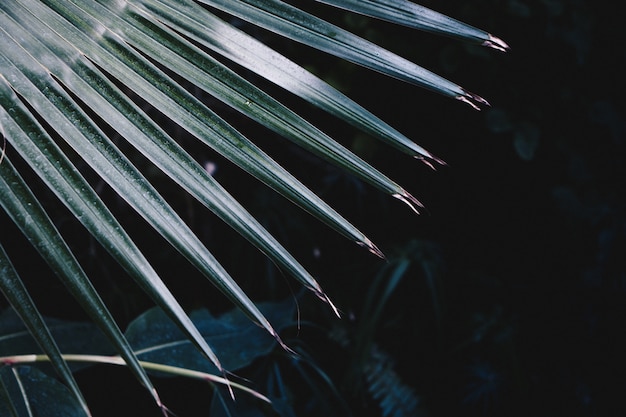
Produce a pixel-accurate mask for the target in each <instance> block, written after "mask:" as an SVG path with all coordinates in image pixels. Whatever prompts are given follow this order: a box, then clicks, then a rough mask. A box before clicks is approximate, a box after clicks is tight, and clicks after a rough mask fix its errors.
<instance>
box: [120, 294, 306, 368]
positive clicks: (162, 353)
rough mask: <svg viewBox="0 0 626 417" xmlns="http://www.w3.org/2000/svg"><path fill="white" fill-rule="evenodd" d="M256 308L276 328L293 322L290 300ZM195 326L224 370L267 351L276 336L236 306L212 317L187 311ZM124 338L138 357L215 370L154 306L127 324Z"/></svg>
mask: <svg viewBox="0 0 626 417" xmlns="http://www.w3.org/2000/svg"><path fill="white" fill-rule="evenodd" d="M259 309H260V310H261V311H262V312H263V314H264V315H265V316H266V317H267V318H268V319H269V320H270V321H271V322H272V323H273V324H274V326H275V328H276V329H277V330H280V329H282V328H284V327H286V326H289V325H293V322H294V317H293V316H294V305H293V301H291V300H286V301H283V302H282V303H259ZM190 317H191V320H192V321H193V323H194V324H195V326H196V327H197V328H198V330H199V331H200V333H201V334H202V336H203V337H204V338H205V339H206V341H207V343H209V344H210V345H211V346H212V347H213V349H214V350H215V352H216V354H217V355H218V357H219V358H220V360H221V363H222V365H223V366H224V368H225V369H227V370H228V371H236V370H238V369H241V368H244V367H246V366H248V365H250V364H251V363H252V361H254V360H255V359H256V358H259V357H261V356H264V355H267V354H269V353H270V352H271V351H272V350H273V349H274V347H275V346H276V340H275V339H274V338H272V337H271V336H269V335H268V334H267V333H266V332H264V331H263V329H261V328H260V327H259V326H257V325H256V324H254V323H253V322H251V321H250V320H248V319H247V317H246V316H245V315H244V314H243V313H242V312H241V311H240V310H238V309H235V310H231V311H230V312H227V313H224V314H222V315H221V316H219V317H214V316H213V315H211V314H210V313H209V311H208V310H206V309H202V310H197V311H194V312H192V313H191V314H190ZM125 335H126V338H127V339H128V341H129V343H130V344H131V346H132V347H133V350H134V351H135V353H136V354H137V357H139V359H141V360H144V361H149V362H156V363H160V364H165V365H172V366H177V367H181V368H187V369H193V370H196V371H200V372H207V373H212V372H216V369H215V367H214V366H213V365H212V364H211V363H210V362H208V361H207V360H206V359H205V358H204V357H203V356H202V355H200V354H199V353H198V352H197V350H196V349H194V347H193V345H192V344H191V343H190V342H189V340H188V339H187V338H186V337H185V335H184V334H183V333H181V331H180V330H179V329H178V327H177V326H176V325H175V324H174V323H173V322H172V321H171V320H170V319H169V318H168V317H167V316H166V315H165V314H164V313H163V312H162V311H161V310H159V309H158V308H153V309H151V310H148V311H147V312H145V313H144V314H142V315H141V316H139V317H138V318H136V319H135V320H133V322H132V323H131V324H130V325H129V326H128V329H127V331H126V333H125Z"/></svg>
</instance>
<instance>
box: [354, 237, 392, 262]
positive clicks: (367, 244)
mask: <svg viewBox="0 0 626 417" xmlns="http://www.w3.org/2000/svg"><path fill="white" fill-rule="evenodd" d="M356 243H357V245H359V246H361V247H363V248H365V249H367V250H368V251H370V253H373V254H374V255H376V256H378V257H379V258H380V259H386V258H385V254H384V253H382V251H381V250H380V249H378V248H377V247H376V245H374V244H373V243H372V242H371V241H370V240H366V241H364V242H356Z"/></svg>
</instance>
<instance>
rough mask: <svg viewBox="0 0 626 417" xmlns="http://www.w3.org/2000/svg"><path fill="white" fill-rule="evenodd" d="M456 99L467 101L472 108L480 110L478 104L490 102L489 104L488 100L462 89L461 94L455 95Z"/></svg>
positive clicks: (487, 104)
mask: <svg viewBox="0 0 626 417" xmlns="http://www.w3.org/2000/svg"><path fill="white" fill-rule="evenodd" d="M456 99H457V100H459V101H462V102H463V103H467V104H469V105H470V106H472V108H473V109H474V110H478V111H480V106H481V105H482V106H488V107H489V106H491V104H489V102H488V101H487V100H485V99H484V98H482V97H481V96H479V95H477V94H474V93H470V92H469V91H467V90H465V89H463V94H461V95H460V96H457V97H456Z"/></svg>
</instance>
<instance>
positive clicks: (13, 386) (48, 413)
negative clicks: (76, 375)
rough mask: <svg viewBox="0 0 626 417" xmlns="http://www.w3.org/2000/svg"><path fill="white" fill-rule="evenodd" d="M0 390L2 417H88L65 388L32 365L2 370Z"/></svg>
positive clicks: (8, 367) (7, 367)
mask: <svg viewBox="0 0 626 417" xmlns="http://www.w3.org/2000/svg"><path fill="white" fill-rule="evenodd" d="M3 388H4V389H3ZM0 391H4V394H5V395H2V394H0V412H1V413H2V414H1V415H2V416H3V417H4V416H7V417H8V416H16V417H44V416H45V417H85V416H86V414H85V411H84V410H83V408H82V407H81V405H80V403H79V402H78V401H77V400H76V398H75V397H74V395H73V394H72V393H71V391H69V390H68V389H67V388H66V387H65V385H63V384H61V383H60V382H59V381H57V380H56V379H54V378H52V377H50V376H48V375H46V374H44V373H43V372H41V371H40V370H38V369H37V368H34V367H31V366H17V367H10V366H4V367H2V368H0Z"/></svg>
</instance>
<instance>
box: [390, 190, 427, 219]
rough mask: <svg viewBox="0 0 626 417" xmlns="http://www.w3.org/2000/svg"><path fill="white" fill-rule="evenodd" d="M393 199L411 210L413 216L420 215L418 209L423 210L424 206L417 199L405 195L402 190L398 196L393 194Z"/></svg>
mask: <svg viewBox="0 0 626 417" xmlns="http://www.w3.org/2000/svg"><path fill="white" fill-rule="evenodd" d="M393 197H395V198H397V199H398V200H400V201H402V202H403V203H404V204H406V205H407V206H409V207H410V208H411V210H413V211H414V212H415V214H421V213H420V209H423V208H424V205H423V204H422V203H421V202H420V201H419V200H418V199H417V198H415V197H413V196H412V195H411V194H409V193H407V192H406V191H404V190H402V192H400V193H398V194H393Z"/></svg>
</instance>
